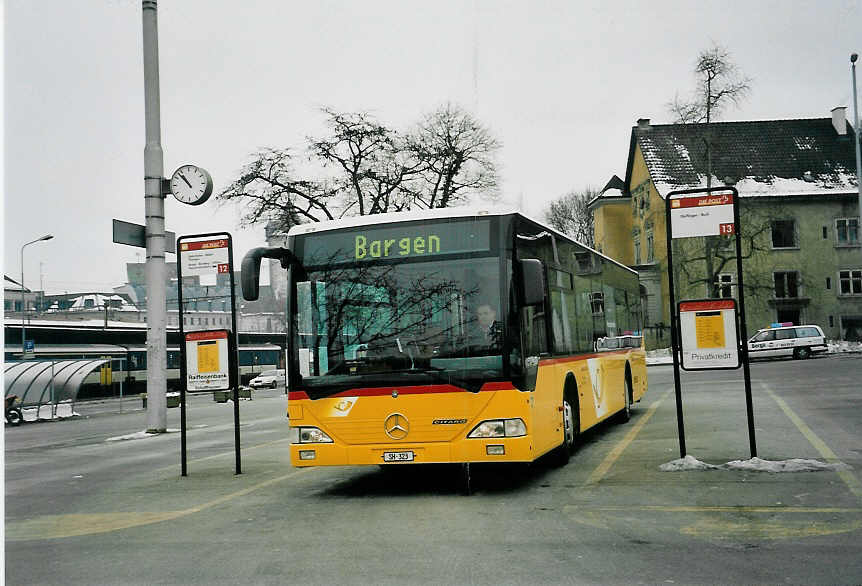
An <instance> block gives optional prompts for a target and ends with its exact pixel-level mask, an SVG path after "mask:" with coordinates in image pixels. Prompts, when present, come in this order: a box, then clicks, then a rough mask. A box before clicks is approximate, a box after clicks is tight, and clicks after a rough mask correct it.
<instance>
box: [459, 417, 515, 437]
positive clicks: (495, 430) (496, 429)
mask: <svg viewBox="0 0 862 586" xmlns="http://www.w3.org/2000/svg"><path fill="white" fill-rule="evenodd" d="M525 435H527V426H526V425H525V424H524V420H523V419H520V418H518V419H489V420H487V421H483V422H482V423H480V424H479V425H477V426H476V427H474V428H473V431H471V432H470V433H469V434H468V435H467V437H472V438H477V437H521V436H525Z"/></svg>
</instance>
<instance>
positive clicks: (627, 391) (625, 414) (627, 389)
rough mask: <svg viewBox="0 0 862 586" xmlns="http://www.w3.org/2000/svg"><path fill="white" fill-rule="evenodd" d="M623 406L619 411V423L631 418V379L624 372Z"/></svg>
mask: <svg viewBox="0 0 862 586" xmlns="http://www.w3.org/2000/svg"><path fill="white" fill-rule="evenodd" d="M623 394H624V395H625V398H624V399H623V401H624V402H625V407H623V410H622V411H620V423H626V422H628V421H629V419H631V418H632V379H631V378H630V377H629V375H628V373H626V382H625V384H624V385H623Z"/></svg>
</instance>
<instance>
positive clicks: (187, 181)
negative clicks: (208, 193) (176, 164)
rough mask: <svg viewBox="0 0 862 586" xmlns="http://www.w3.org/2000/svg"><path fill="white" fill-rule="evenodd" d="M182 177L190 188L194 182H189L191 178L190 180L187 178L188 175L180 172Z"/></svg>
mask: <svg viewBox="0 0 862 586" xmlns="http://www.w3.org/2000/svg"><path fill="white" fill-rule="evenodd" d="M180 179H182V180H183V181H185V182H186V185H188V186H189V188H191V186H192V184H191V183H189V180H188V179H186V176H185V175H183V174H182V173H180Z"/></svg>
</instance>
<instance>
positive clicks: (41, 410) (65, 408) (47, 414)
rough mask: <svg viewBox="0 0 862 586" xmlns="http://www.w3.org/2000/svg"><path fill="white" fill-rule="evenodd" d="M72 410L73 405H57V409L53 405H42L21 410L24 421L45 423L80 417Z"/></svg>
mask: <svg viewBox="0 0 862 586" xmlns="http://www.w3.org/2000/svg"><path fill="white" fill-rule="evenodd" d="M80 416H81V414H80V413H76V412H75V411H74V409H72V404H71V403H57V407H56V409H54V407H53V405H50V404H49V405H40V406H39V407H25V408H23V409H21V417H22V418H23V419H24V421H43V420H51V419H68V418H69V417H80Z"/></svg>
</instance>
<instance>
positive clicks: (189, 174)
mask: <svg viewBox="0 0 862 586" xmlns="http://www.w3.org/2000/svg"><path fill="white" fill-rule="evenodd" d="M212 191H213V180H212V177H210V174H209V173H207V172H206V170H204V169H201V168H200V167H198V166H197V165H183V166H182V167H180V168H179V169H177V170H176V171H174V174H173V176H172V177H171V193H173V194H174V197H175V198H177V201H180V202H182V203H187V204H189V205H193V206H196V205H200V204H202V203H204V202H205V201H206V200H208V199H209V197H210V195H211V194H212Z"/></svg>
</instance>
